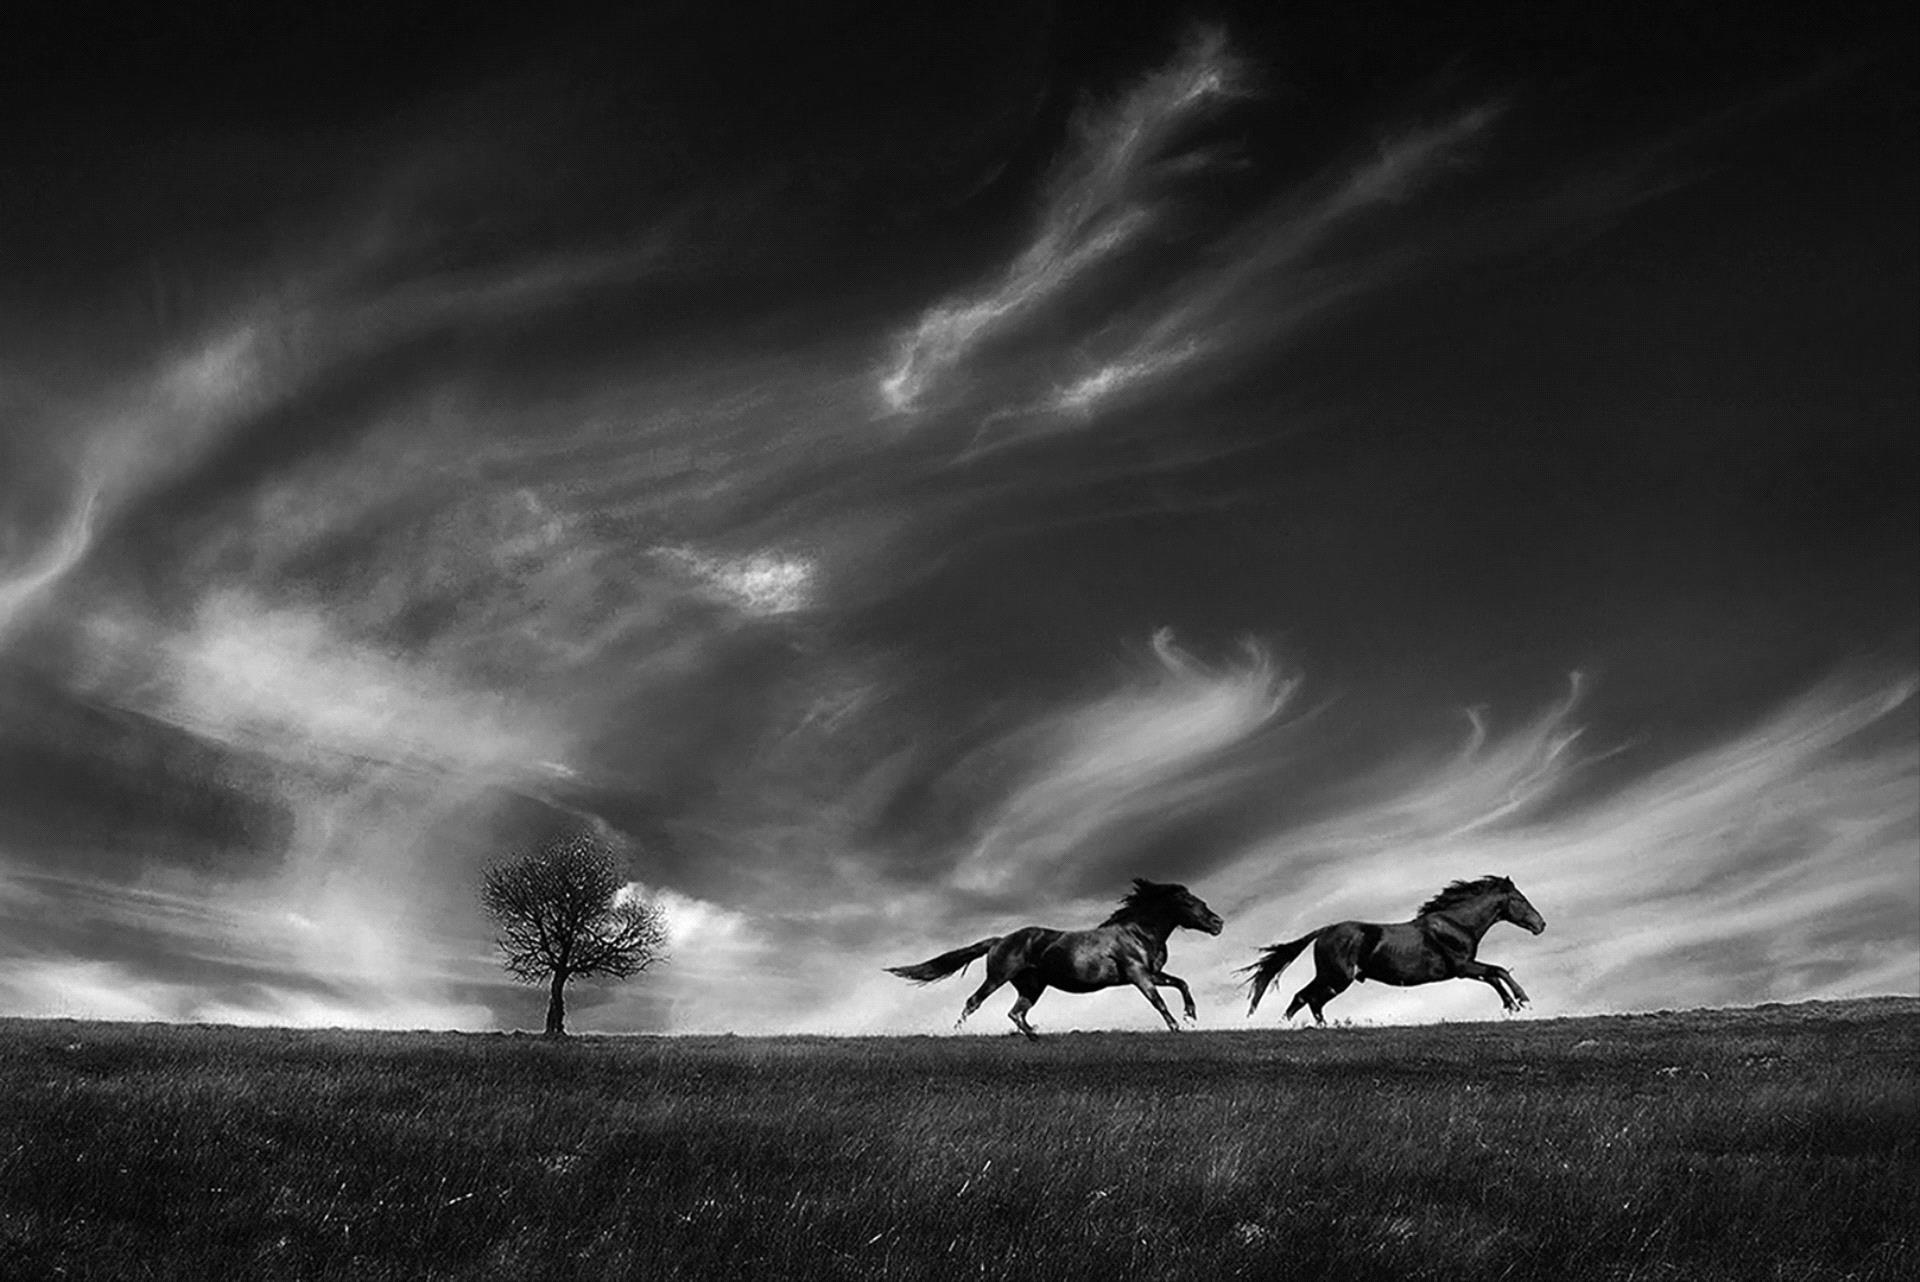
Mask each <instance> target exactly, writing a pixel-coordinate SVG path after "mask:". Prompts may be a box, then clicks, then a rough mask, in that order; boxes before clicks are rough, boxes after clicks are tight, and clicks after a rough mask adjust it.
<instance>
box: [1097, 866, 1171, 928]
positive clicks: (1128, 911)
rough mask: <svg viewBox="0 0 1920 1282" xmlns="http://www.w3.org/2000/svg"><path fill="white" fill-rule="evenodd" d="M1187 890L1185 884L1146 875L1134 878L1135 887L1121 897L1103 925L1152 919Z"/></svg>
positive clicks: (1121, 924)
mask: <svg viewBox="0 0 1920 1282" xmlns="http://www.w3.org/2000/svg"><path fill="white" fill-rule="evenodd" d="M1185 890H1186V887H1185V886H1176V885H1173V884H1172V883H1170V882H1159V881H1148V880H1147V879H1146V878H1145V877H1135V878H1134V879H1133V889H1132V890H1129V891H1128V892H1127V893H1126V896H1125V897H1124V898H1123V899H1121V901H1120V906H1119V907H1118V908H1116V909H1114V910H1113V911H1112V912H1110V913H1108V914H1107V919H1106V920H1105V921H1103V922H1101V923H1100V924H1101V925H1102V926H1124V925H1126V924H1127V923H1128V922H1132V921H1150V920H1152V919H1153V918H1155V917H1157V916H1159V915H1160V909H1161V908H1163V907H1164V906H1166V905H1167V904H1169V903H1170V902H1172V901H1173V900H1175V899H1177V898H1179V896H1180V895H1181V894H1182V893H1183V892H1184V891H1185Z"/></svg>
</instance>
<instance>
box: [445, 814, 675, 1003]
mask: <svg viewBox="0 0 1920 1282" xmlns="http://www.w3.org/2000/svg"><path fill="white" fill-rule="evenodd" d="M622 886H623V882H622V880H621V876H620V867H619V862H618V861H617V860H616V859H615V857H614V854H613V851H612V850H610V849H609V848H608V847H607V846H606V844H605V843H604V842H601V841H600V840H598V839H596V838H595V837H593V836H591V835H588V834H584V833H577V834H572V835H568V836H565V837H561V838H558V839H556V840H553V841H549V842H546V843H545V844H543V845H541V846H539V847H537V848H536V849H534V850H533V851H532V852H531V853H528V854H524V855H521V856H520V857H518V858H516V859H511V860H508V861H507V862H506V863H502V864H496V865H495V866H494V867H492V868H489V869H488V870H487V872H486V877H485V879H484V881H483V882H482V884H481V887H480V903H481V906H482V907H484V908H485V909H486V912H487V916H489V917H491V918H493V920H494V923H495V924H496V925H497V926H499V928H500V934H499V935H498V937H497V938H496V940H495V942H496V943H498V944H499V945H500V951H501V953H502V954H504V961H505V965H506V968H507V970H508V972H509V973H510V974H512V975H513V976H514V978H516V979H519V980H523V981H525V982H526V983H529V984H538V983H542V982H545V983H546V984H548V990H547V991H548V998H547V1033H546V1035H547V1036H548V1037H565V1036H566V1035H567V1029H566V1021H567V1003H566V995H565V989H566V985H567V981H568V980H569V979H572V978H574V977H575V976H583V977H590V976H596V975H598V976H605V977H607V978H610V979H625V978H627V977H628V976H629V975H637V974H639V973H640V972H641V971H643V970H645V969H647V967H649V966H651V965H652V964H653V963H654V962H656V961H659V960H661V959H662V957H663V956H664V955H665V954H664V953H663V952H662V949H663V948H664V947H665V945H666V942H667V920H666V913H665V911H664V910H663V909H662V908H661V907H660V906H659V905H658V904H655V903H650V902H648V901H647V900H645V899H641V898H638V897H637V896H626V895H623V894H622V893H621V890H622Z"/></svg>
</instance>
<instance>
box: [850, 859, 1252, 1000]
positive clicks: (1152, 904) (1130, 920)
mask: <svg viewBox="0 0 1920 1282" xmlns="http://www.w3.org/2000/svg"><path fill="white" fill-rule="evenodd" d="M1181 926H1184V927H1187V928H1188V929H1191V930H1204V931H1206V932H1207V933H1208V934H1209V935H1217V934H1219V933H1220V928H1221V921H1220V917H1219V915H1218V914H1216V913H1215V912H1214V911H1213V910H1212V909H1211V908H1209V907H1207V906H1206V904H1204V903H1202V902H1201V900H1200V899H1199V897H1198V896H1196V895H1194V894H1193V893H1192V892H1191V891H1189V890H1188V889H1187V888H1186V887H1185V886H1177V885H1173V884H1171V883H1167V882H1154V881H1148V880H1147V879H1146V878H1144V877H1135V878H1134V879H1133V889H1132V890H1131V891H1129V892H1128V894H1127V896H1126V898H1124V899H1122V900H1121V901H1120V906H1119V907H1118V908H1116V909H1114V910H1113V912H1112V913H1110V914H1109V915H1108V916H1107V919H1106V920H1105V921H1103V922H1101V923H1100V924H1099V925H1098V926H1095V927H1093V928H1092V929H1091V930H1050V929H1048V928H1047V927H1045V926H1023V927H1021V928H1020V929H1019V930H1016V931H1014V932H1012V933H1011V934H1006V935H994V936H992V937H990V938H987V939H982V940H980V941H979V942H978V943H972V944H968V945H967V946H966V947H965V948H956V949H954V950H953V951H952V952H950V953H941V954H940V955H939V956H938V957H934V958H930V959H929V960H927V961H923V962H920V963H918V964H917V965H913V966H889V967H887V970H888V972H889V973H891V974H894V975H898V976H900V977H901V978H902V979H910V980H912V981H913V982H914V983H916V984H930V983H932V982H933V981H934V980H936V979H945V978H946V977H947V976H948V975H951V974H954V973H955V972H957V971H961V970H965V969H966V967H967V964H968V963H970V962H971V961H973V959H974V958H976V957H982V956H984V957H985V958H986V959H987V975H986V978H985V979H983V980H982V981H981V983H980V987H979V988H977V989H975V990H974V993H973V996H971V997H969V998H967V1003H966V1005H965V1006H964V1007H962V1008H961V1010H960V1018H959V1019H957V1020H955V1021H954V1027H956V1028H958V1027H959V1026H960V1025H961V1024H963V1023H965V1022H966V1018H967V1016H969V1015H971V1014H973V1012H974V1011H976V1010H978V1009H980V1003H981V1002H983V1001H985V1000H986V999H987V998H988V997H989V996H990V995H991V994H992V993H993V990H994V989H996V988H998V987H1000V985H1002V984H1005V983H1011V984H1012V985H1013V987H1014V991H1015V992H1017V993H1019V994H1020V999H1019V1000H1018V1001H1016V1002H1015V1003H1014V1004H1013V1009H1012V1010H1010V1011H1008V1012H1007V1018H1008V1019H1010V1020H1012V1021H1013V1024H1014V1027H1015V1028H1018V1029H1019V1030H1020V1031H1021V1032H1023V1033H1025V1034H1026V1035H1027V1036H1028V1037H1031V1038H1038V1037H1039V1034H1038V1033H1036V1032H1034V1031H1033V1025H1031V1024H1029V1023H1028V1022H1027V1012H1028V1011H1030V1010H1032V1009H1033V1004H1034V1003H1035V1002H1037V1001H1039V1000H1040V994H1042V993H1044V992H1045V991H1046V990H1047V989H1048V988H1058V989H1060V990H1061V991H1062V992H1068V993H1091V992H1095V991H1097V990H1099V989H1102V988H1114V987H1117V986H1119V985H1121V984H1132V985H1133V986H1134V987H1135V988H1137V989H1139V990H1140V992H1141V994H1142V995H1143V996H1144V997H1145V998H1146V999H1147V1000H1148V1001H1150V1002H1152V1003H1153V1008H1154V1009H1155V1010H1157V1011H1159V1012H1160V1018H1162V1019H1164V1020H1166V1021H1167V1027H1168V1028H1170V1029H1174V1030H1178V1029H1179V1027H1180V1025H1179V1024H1177V1023H1175V1022H1174V1018H1173V1016H1172V1015H1171V1014H1170V1013H1168V1011H1167V1004H1166V1003H1165V1002H1164V1001H1161V1000H1160V993H1159V991H1158V990H1159V987H1161V986H1165V987H1168V988H1175V989H1178V990H1179V992H1180V996H1181V998H1182V999H1183V1000H1184V1001H1185V1003H1186V1014H1187V1018H1188V1019H1195V1018H1197V1017H1198V1012H1197V1011H1196V1010H1195V1009H1194V1005H1193V990H1191V989H1189V988H1188V987H1187V981H1186V980H1184V979H1181V978H1180V977H1179V976H1178V975H1169V974H1168V973H1167V972H1166V971H1165V970H1164V969H1162V968H1163V967H1164V966H1165V965H1166V962H1167V936H1169V935H1171V934H1172V933H1173V932H1174V929H1175V928H1176V927H1181Z"/></svg>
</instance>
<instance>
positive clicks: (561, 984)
mask: <svg viewBox="0 0 1920 1282" xmlns="http://www.w3.org/2000/svg"><path fill="white" fill-rule="evenodd" d="M566 986H567V972H566V971H564V970H556V971H554V972H553V988H552V989H551V991H550V996H548V998H547V1036H548V1037H565V1036H566V1035H567V998H566V994H565V992H564V991H563V990H564V989H565V988H566Z"/></svg>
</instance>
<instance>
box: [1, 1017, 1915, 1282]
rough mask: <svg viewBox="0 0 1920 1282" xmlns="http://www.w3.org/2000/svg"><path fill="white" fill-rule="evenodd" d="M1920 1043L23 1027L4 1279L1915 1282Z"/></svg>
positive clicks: (1516, 1034) (1737, 1025)
mask: <svg viewBox="0 0 1920 1282" xmlns="http://www.w3.org/2000/svg"><path fill="white" fill-rule="evenodd" d="M1917 1035H1920V1002H1914V1001H1907V1000H1888V1001H1879V1002H1863V1003H1847V1004H1823V1005H1815V1006H1800V1007H1775V1008H1769V1009H1761V1010H1756V1011H1726V1012H1689V1013H1682V1014H1663V1015H1658V1016H1638V1017H1618V1018H1609V1019H1591V1020H1562V1021H1541V1022H1531V1021H1525V1022H1510V1023H1503V1024H1464V1025H1444V1026H1438V1027H1429V1028H1403V1029H1338V1030H1330V1031H1324V1032H1277V1031H1263V1032H1249V1033H1244V1034H1185V1035H1181V1036H1177V1037H1176V1036H1171V1035H1168V1034H1164V1033H1139V1034H1131V1033H1127V1034H1122V1033H1113V1034H1080V1035H1062V1036H1057V1037H1054V1038H1052V1039H1049V1040H1048V1041H1046V1042H1043V1043H1041V1044H1039V1045H1029V1044H1027V1043H1025V1042H1023V1041H1021V1040H1020V1039H1017V1038H1015V1037H1011V1036H1009V1037H978V1038H939V1039H929V1038H875V1039H832V1038H780V1039H752V1038H741V1039H735V1038H700V1039H654V1038H645V1039H615V1038H608V1039H590V1038H583V1039H578V1040H576V1041H574V1042H572V1043H569V1044H565V1045H550V1044H546V1043H543V1042H540V1041H538V1040H534V1039H526V1038H518V1037H506V1036H497V1035H490V1036H459V1035H447V1034H374V1033H346V1032H321V1033H307V1032H289V1031H249V1030H239V1029H226V1028H170V1027H155V1026H128V1025H104V1024H75V1023H67V1022H21V1021H14V1022H0V1100H3V1101H4V1106H3V1107H0V1276H5V1277H8V1278H13V1279H28V1278H41V1277H62V1276H65V1277H173V1278H196V1279H197V1278H214V1277H221V1278H227V1277H273V1278H280V1277H342V1278H345V1277H351V1278H356V1279H363V1278H436V1277H444V1278H461V1277H516V1278H518V1277H568V1278H572V1277H578V1278H629V1277H648V1278H667V1277H754V1278H779V1277H794V1278H830V1277H889V1278H957V1277H989V1278H1022V1279H1024V1278H1033V1277H1050V1278H1061V1279H1069V1278H1102V1279H1110V1278H1114V1277H1128V1278H1159V1277H1165V1278H1183V1277H1205V1278H1228V1277H1248V1278H1270V1277H1277V1276H1296V1277H1322V1278H1348V1277H1352V1278H1362V1277H1364V1278H1369V1279H1373V1278H1380V1277H1408V1278H1479V1277H1513V1278H1533V1277H1562V1278H1618V1279H1655V1278H1674V1279H1681V1278H1685V1279H1689V1280H1692V1279H1714V1278H1726V1279H1736V1278H1737V1279H1749V1278H1792V1279H1809V1278H1846V1277H1851V1278H1883V1277H1884V1278H1896V1277H1899V1278H1905V1277H1908V1276H1916V1275H1920V1230H1917V1229H1916V1220H1915V1211H1914V1208H1915V1206H1920V1160H1917V1159H1920V1127H1917V1126H1916V1122H1920V1092H1916V1089H1915V1088H1916V1079H1917V1078H1920V1067H1916V1065H1920V1056H1916V1054H1915V1051H1916V1049H1920V1047H1916V1040H1920V1037H1917Z"/></svg>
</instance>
